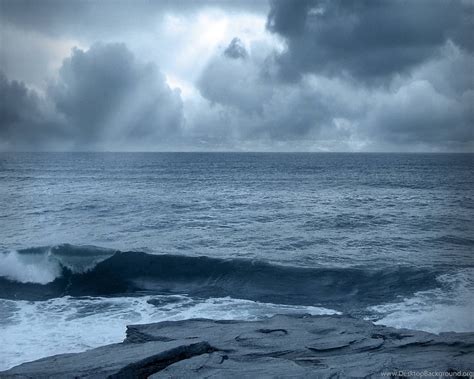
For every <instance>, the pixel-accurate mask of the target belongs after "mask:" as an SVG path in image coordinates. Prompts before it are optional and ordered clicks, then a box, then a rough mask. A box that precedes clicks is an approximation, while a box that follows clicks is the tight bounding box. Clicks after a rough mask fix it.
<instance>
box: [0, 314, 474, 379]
mask: <svg viewBox="0 0 474 379" xmlns="http://www.w3.org/2000/svg"><path fill="white" fill-rule="evenodd" d="M400 370H405V371H407V370H415V371H422V370H428V371H432V372H457V371H474V333H443V334H441V335H434V334H430V333H425V332H419V331H413V330H404V329H403V330H402V329H394V328H389V327H384V326H379V325H374V324H372V323H371V322H368V321H363V320H358V319H355V318H351V317H347V316H334V315H331V316H310V315H277V316H274V317H271V318H268V319H264V320H259V321H215V320H207V319H192V320H184V321H172V322H160V323H155V324H146V325H131V326H128V327H127V337H126V339H125V341H124V342H122V343H119V344H113V345H108V346H103V347H99V348H97V349H92V350H89V351H86V352H83V353H77V354H62V355H57V356H53V357H48V358H44V359H40V360H37V361H34V362H30V363H24V364H22V365H19V366H16V367H14V368H12V369H10V370H8V371H4V372H1V373H0V378H154V379H156V378H362V377H365V378H378V377H381V375H382V373H383V372H397V371H400Z"/></svg>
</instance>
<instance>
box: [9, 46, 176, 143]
mask: <svg viewBox="0 0 474 379" xmlns="http://www.w3.org/2000/svg"><path fill="white" fill-rule="evenodd" d="M0 91H1V93H2V98H5V99H8V101H7V102H6V103H4V104H3V106H2V112H1V133H2V135H3V137H4V138H5V139H6V140H7V141H9V144H12V143H15V141H17V140H19V139H22V136H24V137H27V138H28V140H31V141H32V142H35V141H37V138H38V137H39V138H40V140H42V139H46V140H48V139H49V138H51V136H55V137H56V138H55V139H62V140H63V143H65V144H66V145H67V146H72V147H74V148H77V149H90V148H95V147H99V148H100V147H104V148H108V147H110V148H117V147H118V148H120V147H121V146H123V145H128V146H130V145H131V146H145V147H146V146H147V145H149V144H150V143H153V144H157V145H159V144H161V143H164V142H167V141H169V140H170V139H172V138H173V137H174V136H176V135H177V134H179V131H180V128H181V125H182V122H183V119H182V101H181V97H180V93H179V91H178V90H171V89H170V88H169V86H168V85H167V84H166V82H165V79H164V77H163V75H162V74H161V73H160V71H159V70H158V68H157V67H156V66H155V65H154V64H151V63H149V64H144V63H141V62H138V61H137V60H136V59H135V57H134V56H133V54H132V53H131V52H130V51H129V50H128V49H127V47H126V46H125V45H123V44H95V45H93V46H91V48H90V49H89V50H87V51H83V50H80V49H77V48H75V49H74V50H73V51H72V54H71V56H70V57H68V58H66V59H65V60H64V62H63V64H62V66H61V68H60V70H59V75H58V77H57V79H56V80H55V81H53V82H51V83H50V84H49V86H48V88H47V91H46V93H45V95H44V96H43V97H41V96H40V95H38V94H37V93H36V92H35V91H34V90H28V89H27V88H26V86H25V85H24V84H23V83H19V82H16V81H13V82H8V80H7V79H6V78H5V77H4V76H3V77H2V80H1V88H0ZM44 104H49V108H51V109H50V110H49V112H46V111H45V109H46V108H47V107H46V106H45V105H44ZM51 125H54V126H55V127H54V131H55V130H59V131H60V133H59V134H58V133H56V132H54V133H53V130H52V128H51ZM25 142H28V141H27V140H26V141H25ZM30 147H32V146H30Z"/></svg>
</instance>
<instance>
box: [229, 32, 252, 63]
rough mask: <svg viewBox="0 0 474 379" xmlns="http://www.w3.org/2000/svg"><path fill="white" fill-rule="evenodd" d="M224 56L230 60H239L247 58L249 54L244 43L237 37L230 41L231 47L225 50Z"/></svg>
mask: <svg viewBox="0 0 474 379" xmlns="http://www.w3.org/2000/svg"><path fill="white" fill-rule="evenodd" d="M224 55H226V56H227V57H229V58H234V59H239V58H247V56H248V53H247V50H246V49H245V46H244V44H243V43H242V41H241V40H240V39H239V38H237V37H235V38H233V39H232V41H230V44H229V46H227V48H226V49H225V50H224Z"/></svg>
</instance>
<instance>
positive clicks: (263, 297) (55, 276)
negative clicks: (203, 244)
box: [0, 245, 438, 310]
mask: <svg viewBox="0 0 474 379" xmlns="http://www.w3.org/2000/svg"><path fill="white" fill-rule="evenodd" d="M0 267H1V268H0V298H5V299H19V300H44V299H50V298H55V297H62V296H123V295H127V296H134V295H143V294H148V295H149V294H152V295H156V294H168V295H169V294H186V295H190V296H195V297H201V298H212V297H226V296H230V297H232V298H239V299H247V300H254V301H262V302H269V303H279V304H290V305H291V304H293V305H295V304H298V305H324V306H329V307H331V308H334V309H340V310H346V309H352V308H354V306H356V307H357V306H370V305H376V304H381V303H386V302H387V300H388V301H390V300H394V299H397V298H398V297H400V296H409V295H411V294H413V293H415V292H417V291H422V290H427V289H430V288H433V287H435V286H436V283H437V281H436V277H437V275H438V273H437V272H435V271H433V270H430V269H419V268H410V267H404V266H397V267H393V268H389V269H383V270H370V269H362V268H305V267H292V266H282V265H274V264H270V263H266V262H263V261H255V260H246V259H217V258H210V257H205V256H202V257H194V256H184V255H166V254H164V255H153V254H146V253H141V252H120V251H113V250H107V249H101V248H96V247H90V246H86V247H83V246H73V245H59V246H55V247H51V248H47V247H43V248H33V249H26V250H20V251H16V252H10V253H5V254H3V255H0Z"/></svg>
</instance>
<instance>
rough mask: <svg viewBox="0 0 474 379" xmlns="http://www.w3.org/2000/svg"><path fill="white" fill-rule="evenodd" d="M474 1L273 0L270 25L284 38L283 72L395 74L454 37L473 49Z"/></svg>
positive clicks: (375, 76)
mask: <svg viewBox="0 0 474 379" xmlns="http://www.w3.org/2000/svg"><path fill="white" fill-rule="evenodd" d="M473 15H474V3H472V2H470V1H445V0H436V1H431V0H418V1H406V0H382V1H348V0H302V1H296V2H295V1H289V0H273V1H272V2H271V10H270V13H269V15H268V21H267V27H268V29H269V30H270V31H272V32H273V33H277V34H279V35H281V36H282V37H283V38H285V40H286V42H287V46H288V47H287V50H286V51H285V52H284V53H283V54H281V55H280V56H279V63H280V65H281V71H282V73H283V75H286V76H287V77H288V78H291V79H295V78H298V77H299V76H300V75H301V74H302V73H308V72H314V73H324V74H327V75H348V76H352V77H354V78H356V79H358V80H362V81H369V80H374V79H385V78H390V77H391V76H393V75H396V74H403V73H406V72H408V71H409V70H410V69H411V68H413V67H414V66H416V65H418V64H420V63H422V62H425V61H426V60H427V59H430V58H435V57H436V56H437V55H438V54H439V50H440V48H441V47H442V46H443V45H445V43H446V42H447V41H449V40H451V41H453V42H454V43H455V44H457V45H458V46H460V47H461V48H463V49H467V50H468V51H472V49H473V47H474V45H473V38H472V31H473V25H474V24H473V22H474V21H473V18H472V17H473Z"/></svg>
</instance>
